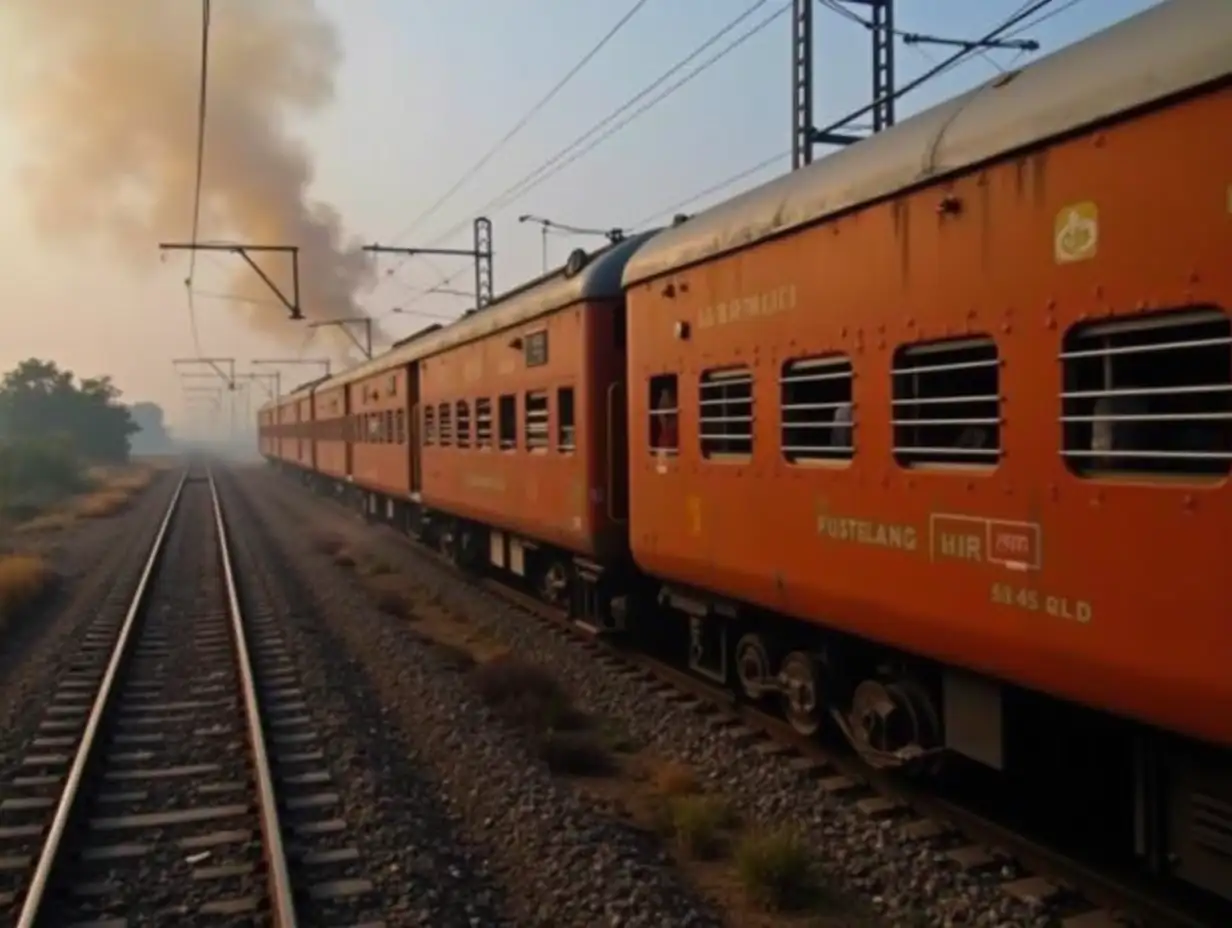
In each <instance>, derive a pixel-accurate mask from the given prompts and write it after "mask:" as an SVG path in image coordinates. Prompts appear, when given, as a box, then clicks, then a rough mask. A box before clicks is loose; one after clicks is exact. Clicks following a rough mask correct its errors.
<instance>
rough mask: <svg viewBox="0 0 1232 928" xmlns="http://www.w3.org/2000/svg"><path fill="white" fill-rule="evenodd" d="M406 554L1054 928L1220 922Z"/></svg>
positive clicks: (490, 587)
mask: <svg viewBox="0 0 1232 928" xmlns="http://www.w3.org/2000/svg"><path fill="white" fill-rule="evenodd" d="M398 537H399V539H401V540H403V541H405V542H406V543H407V544H408V546H409V548H410V550H411V551H413V552H414V553H415V554H416V555H419V556H423V557H426V558H427V559H428V560H430V561H432V562H434V563H435V564H437V565H438V566H441V567H444V568H447V569H448V570H449V571H450V572H451V573H453V574H454V575H455V576H459V577H461V578H462V579H463V580H465V581H466V582H468V583H477V584H478V585H479V586H481V587H482V588H484V589H485V590H486V591H488V592H489V593H492V594H493V595H495V596H497V597H499V598H500V599H501V600H503V601H504V602H506V603H508V604H509V605H511V606H513V607H515V608H516V609H518V610H519V611H521V612H524V613H526V614H529V615H530V616H532V617H534V618H535V619H537V620H539V621H540V622H542V623H543V624H544V626H545V627H547V628H550V629H551V630H552V631H553V632H554V633H555V634H556V635H558V636H560V637H562V638H564V639H567V640H569V641H571V642H573V643H574V644H576V645H578V646H580V647H583V648H585V649H586V650H587V651H589V652H590V653H591V654H592V655H593V657H594V659H596V660H597V661H599V662H601V663H603V664H605V665H606V666H607V667H608V668H609V669H610V670H613V671H616V672H618V673H621V674H624V675H627V676H629V677H633V678H637V679H639V680H640V681H642V682H643V683H645V684H647V685H649V686H650V687H651V688H652V689H654V690H656V691H658V693H659V694H660V695H661V696H662V697H663V698H664V699H666V700H668V701H671V702H674V703H676V704H679V705H682V706H685V707H687V708H689V709H691V710H692V711H694V712H696V714H697V715H698V717H699V720H700V721H701V723H702V724H706V725H709V726H712V727H713V728H714V729H716V730H719V731H722V732H723V733H724V734H725V735H727V736H728V737H729V738H730V739H731V743H732V746H733V749H735V750H752V751H756V752H759V753H761V754H766V755H779V756H781V759H782V760H783V762H784V763H786V764H788V765H790V767H791V768H792V769H793V770H794V771H795V772H796V773H797V774H798V775H799V776H800V777H802V778H808V779H812V780H815V781H817V782H818V785H819V786H821V788H822V789H823V790H824V791H826V792H828V793H831V794H835V795H839V796H842V797H843V798H844V799H846V800H848V801H850V802H851V803H853V804H855V806H856V808H858V809H859V810H860V811H861V812H862V813H863V814H864V815H866V816H868V817H869V818H870V819H874V820H878V821H881V822H882V823H884V824H885V825H886V826H888V827H893V828H896V829H898V830H899V833H900V834H901V835H902V836H903V837H904V838H906V839H908V840H919V841H926V842H928V846H929V848H930V849H931V851H932V852H933V853H935V854H937V855H940V856H942V857H944V858H946V860H947V861H948V863H949V865H950V866H953V867H955V868H958V869H961V870H964V871H967V872H969V873H972V874H975V875H978V876H979V877H980V878H981V880H986V881H990V882H993V883H995V884H997V885H998V886H999V887H1000V889H1001V890H1002V891H1003V892H1005V893H1006V894H1007V895H1009V896H1012V897H1015V898H1017V899H1019V900H1022V901H1026V902H1028V903H1038V904H1039V905H1040V907H1041V910H1043V909H1044V908H1045V907H1046V908H1047V910H1048V911H1049V912H1050V913H1055V918H1052V919H1051V922H1052V924H1054V925H1058V926H1060V928H1114V926H1124V925H1136V926H1152V928H1155V926H1158V928H1208V926H1212V925H1223V924H1226V923H1227V922H1226V919H1224V918H1223V917H1222V915H1221V913H1220V912H1217V911H1211V910H1208V908H1207V907H1205V906H1203V905H1191V904H1190V903H1189V902H1188V901H1185V902H1180V901H1178V900H1177V899H1175V898H1174V897H1173V896H1172V895H1171V894H1170V893H1169V892H1168V891H1166V890H1164V889H1157V888H1156V887H1154V886H1143V885H1141V882H1140V881H1138V880H1137V879H1136V878H1135V877H1134V876H1132V875H1126V874H1123V873H1120V872H1112V871H1111V870H1110V869H1108V868H1104V867H1102V866H1096V865H1092V864H1090V863H1088V862H1086V861H1085V860H1083V859H1080V858H1078V857H1075V856H1072V855H1069V854H1067V853H1065V852H1064V850H1061V849H1058V848H1056V847H1053V846H1049V845H1047V844H1045V843H1041V842H1040V841H1037V840H1035V839H1034V838H1032V837H1030V836H1028V835H1025V834H1022V833H1020V832H1018V831H1016V830H1015V829H1014V828H1012V827H1009V826H1007V825H1006V824H1005V823H1003V822H1001V821H998V820H997V818H996V817H994V816H990V815H988V814H984V813H983V812H980V811H976V810H973V809H972V808H969V807H967V806H965V805H964V804H963V803H962V802H961V801H960V800H956V799H954V798H949V797H946V796H941V795H938V794H937V793H935V792H933V791H931V790H930V789H929V787H928V786H927V785H926V784H922V783H919V782H916V781H908V780H904V778H902V777H898V776H895V775H893V774H892V773H887V772H885V771H881V770H877V769H875V768H873V767H871V766H870V765H868V764H865V763H864V762H863V761H861V760H860V758H859V757H858V756H856V755H854V754H852V753H849V752H846V751H845V750H843V749H842V748H841V747H840V748H834V747H831V746H828V745H826V744H824V743H821V742H819V741H817V740H814V739H809V738H805V737H802V736H801V735H799V734H798V733H796V732H795V731H794V730H793V729H792V728H791V726H790V725H788V724H787V723H786V722H784V721H783V720H782V719H781V718H779V717H778V716H776V715H774V714H773V713H770V712H767V711H763V710H761V709H759V708H757V707H755V706H752V705H749V704H746V703H744V702H742V701H741V700H739V699H738V698H737V697H736V696H735V694H734V693H732V692H731V691H730V690H728V689H725V688H723V687H720V686H716V685H714V684H711V683H708V682H706V681H703V680H701V679H699V678H697V677H695V676H693V675H691V674H688V673H685V672H682V671H681V670H680V669H678V668H676V667H674V666H672V665H670V664H668V663H665V662H663V661H661V660H658V659H657V658H655V657H653V656H651V655H648V654H645V653H643V652H640V651H635V650H631V649H628V648H625V647H622V646H621V645H620V644H619V643H618V642H616V641H614V640H611V639H608V638H604V637H601V636H597V635H596V634H595V633H594V632H593V631H592V630H590V629H588V628H586V627H585V626H581V625H578V624H576V623H574V622H573V621H572V620H570V619H569V618H568V616H566V615H565V614H564V613H563V612H561V611H560V610H557V609H554V608H553V607H551V606H549V605H547V604H545V603H543V602H542V601H540V600H539V599H537V598H536V597H534V596H531V595H528V593H527V592H526V591H524V590H521V589H518V588H516V587H514V586H510V585H508V584H506V583H505V582H503V581H502V580H499V579H495V578H492V577H486V576H482V577H476V576H474V575H472V574H468V573H465V572H462V571H459V570H458V569H457V568H456V566H455V565H454V564H453V563H452V562H451V561H450V560H449V559H448V558H447V557H445V556H444V555H442V554H441V553H440V552H438V551H437V550H435V549H434V548H431V547H429V546H427V545H424V544H422V543H420V542H417V541H416V540H415V539H413V538H408V537H406V536H403V535H401V534H399V535H398Z"/></svg>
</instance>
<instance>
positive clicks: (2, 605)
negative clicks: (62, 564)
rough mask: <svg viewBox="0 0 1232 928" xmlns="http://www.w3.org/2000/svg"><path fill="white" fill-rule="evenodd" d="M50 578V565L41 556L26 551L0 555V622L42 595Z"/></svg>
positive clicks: (49, 582)
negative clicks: (24, 552)
mask: <svg viewBox="0 0 1232 928" xmlns="http://www.w3.org/2000/svg"><path fill="white" fill-rule="evenodd" d="M53 577H54V574H53V573H52V570H51V567H50V566H49V565H48V564H47V562H46V561H44V560H43V559H42V558H41V557H36V556H34V555H30V554H7V555H4V556H0V623H3V622H6V621H8V620H9V619H10V618H12V617H13V616H14V615H16V614H18V613H19V612H21V610H23V609H25V608H26V607H27V606H29V605H30V604H31V603H33V602H34V601H35V600H37V599H38V598H39V597H40V596H42V595H43V593H44V592H45V591H46V590H47V588H48V587H49V586H50V585H51V582H52V579H53Z"/></svg>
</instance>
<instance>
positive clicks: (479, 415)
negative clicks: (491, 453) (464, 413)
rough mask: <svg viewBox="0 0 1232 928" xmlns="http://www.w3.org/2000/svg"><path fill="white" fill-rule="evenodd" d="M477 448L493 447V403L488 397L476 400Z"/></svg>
mask: <svg viewBox="0 0 1232 928" xmlns="http://www.w3.org/2000/svg"><path fill="white" fill-rule="evenodd" d="M475 447H476V448H491V447H492V401H491V400H490V399H488V398H487V397H486V396H485V397H482V398H480V399H477V400H475Z"/></svg>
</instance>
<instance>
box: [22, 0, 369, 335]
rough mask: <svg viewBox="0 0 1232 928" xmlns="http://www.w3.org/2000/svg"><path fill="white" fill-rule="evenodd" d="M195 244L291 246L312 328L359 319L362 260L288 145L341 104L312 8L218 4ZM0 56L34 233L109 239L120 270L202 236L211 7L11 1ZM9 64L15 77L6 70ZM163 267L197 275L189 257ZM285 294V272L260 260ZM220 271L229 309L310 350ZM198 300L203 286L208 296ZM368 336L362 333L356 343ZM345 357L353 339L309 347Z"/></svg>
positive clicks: (365, 277)
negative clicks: (202, 93) (202, 111)
mask: <svg viewBox="0 0 1232 928" xmlns="http://www.w3.org/2000/svg"><path fill="white" fill-rule="evenodd" d="M212 6H213V9H212V15H211V31H210V55H209V89H208V103H207V118H206V136H205V173H204V194H203V200H202V208H201V240H202V241H211V240H213V241H218V240H224V241H233V242H242V243H250V244H258V243H264V244H278V245H292V244H293V245H298V246H299V249H300V261H299V273H300V292H301V304H302V307H303V310H304V314H305V316H306V317H307V318H308V319H309V320H310V321H311V320H321V319H325V318H339V317H343V316H359V315H362V311H361V310H360V308H359V307H358V305H357V303H356V295H357V293H358V292H359V291H360V289H361V288H362V287H363V286H365V285H367V284H368V283H370V282H371V280H370V274H371V264H370V262H369V261H368V260H367V256H366V255H365V254H364V253H363V252H361V251H359V250H358V248H356V247H355V245H354V244H353V243H351V242H348V241H347V240H346V239H345V238H344V234H343V230H342V224H341V221H340V218H339V216H338V214H337V213H336V211H334V210H333V209H332V208H330V207H329V206H327V205H324V204H320V203H314V202H312V201H311V200H310V199H309V197H308V186H309V183H310V181H311V180H312V158H311V156H310V154H309V152H308V151H307V150H306V149H305V148H304V146H303V145H302V144H301V143H299V142H298V141H297V140H296V139H295V138H294V137H293V136H292V135H291V134H290V132H289V131H288V125H287V122H288V120H289V119H290V118H293V117H295V116H296V115H304V114H310V113H313V112H316V111H319V110H320V109H321V108H322V107H324V106H325V105H326V104H327V103H328V102H329V101H330V100H331V98H332V95H333V89H334V88H333V78H334V73H335V71H336V69H337V68H338V65H339V64H340V62H341V49H340V46H339V41H338V37H337V36H336V34H335V32H334V28H333V26H332V24H331V23H330V22H329V21H328V20H327V19H326V18H325V16H324V15H323V14H321V12H320V11H319V10H317V9H316V7H315V4H314V2H313V0H214V2H213V4H212ZM0 34H4V35H5V42H4V44H5V45H6V46H8V45H9V44H10V42H11V46H12V47H11V48H6V49H2V50H0V54H3V57H5V58H6V59H8V60H7V61H6V62H5V69H6V71H11V72H13V77H12V78H10V79H9V81H8V82H7V83H8V86H6V87H4V88H2V89H0V94H3V98H4V102H5V103H7V104H8V105H9V107H10V108H11V111H12V113H13V115H14V116H15V117H16V125H17V127H18V129H19V131H20V132H21V135H22V140H23V143H24V144H25V145H26V154H27V155H28V157H27V158H26V167H25V172H26V173H25V176H23V177H22V178H21V180H22V184H21V186H22V188H23V190H24V193H25V195H26V196H27V197H28V201H29V204H28V205H29V207H30V212H31V220H32V222H33V223H34V226H35V228H36V230H37V231H38V232H39V233H40V234H41V235H43V236H46V237H47V238H48V239H49V240H54V242H55V243H56V244H60V245H62V244H63V243H64V241H65V240H66V239H74V238H77V239H81V238H100V237H101V238H103V239H104V240H105V241H107V242H108V243H110V244H111V245H113V246H115V248H116V250H117V251H118V253H119V254H120V256H122V257H123V258H124V259H125V260H126V261H129V262H132V263H133V264H134V265H136V266H139V267H140V266H146V265H147V264H148V263H149V262H151V261H157V260H159V255H158V251H157V244H158V242H159V241H185V240H187V239H188V238H189V237H190V234H191V220H192V195H193V189H194V180H195V170H196V154H197V95H198V89H199V75H200V70H199V69H200V62H201V51H200V46H201V4H200V3H197V2H191V0H3V2H0ZM10 65H15V66H12V67H11V66H10ZM166 260H167V261H168V262H176V264H177V265H178V266H184V267H187V263H188V254H187V253H186V252H181V253H175V252H172V253H169V254H168V255H167V256H166ZM256 260H257V262H258V263H259V264H260V265H261V266H262V267H263V269H264V270H265V272H266V273H267V274H269V276H270V277H271V279H273V280H274V281H276V282H277V283H278V284H279V286H280V287H281V288H282V289H283V290H284V292H286V293H287V294H290V292H291V289H290V285H291V275H290V260H289V258H286V257H284V256H281V255H269V256H265V257H261V256H257V257H256ZM220 264H221V266H222V267H223V268H225V272H226V273H229V274H231V275H232V276H231V277H230V281H231V286H230V291H231V294H232V295H233V296H234V297H237V298H238V299H237V300H236V301H234V302H231V303H228V304H227V305H226V306H225V307H223V306H219V305H217V304H211V303H205V302H204V301H202V305H203V306H209V307H210V311H211V312H216V311H218V312H221V311H232V312H235V313H237V314H240V315H241V316H242V318H244V319H245V320H246V321H247V323H248V324H250V325H251V326H253V327H254V328H257V329H259V330H261V331H262V332H264V333H268V334H270V335H273V336H275V337H277V338H279V339H281V340H283V341H284V342H285V343H286V344H287V345H289V346H294V347H296V348H298V347H300V346H301V344H302V343H303V341H304V338H305V335H306V332H305V330H304V328H303V327H304V325H305V323H302V322H301V323H292V322H290V321H288V319H287V311H286V310H285V308H284V307H283V306H281V304H279V303H277V300H276V297H274V295H273V294H272V293H271V292H270V290H269V289H268V288H267V287H266V286H265V284H264V283H262V282H261V280H260V279H259V278H258V277H257V275H256V274H255V273H253V271H252V269H251V268H249V267H248V266H247V265H245V264H244V263H243V262H242V260H241V259H240V258H239V257H238V256H232V255H225V254H224V255H220V256H218V258H217V259H216V260H209V259H207V258H205V257H204V256H200V255H199V256H198V259H197V267H198V273H199V275H200V276H201V277H203V278H205V279H207V280H208V278H209V276H211V275H213V274H216V268H217V267H218V266H219V265H220ZM198 286H200V284H198ZM356 334H361V333H358V332H357V333H356ZM316 338H317V339H321V340H322V342H324V341H325V340H326V339H329V341H330V343H331V344H332V345H333V346H335V347H338V348H340V347H341V346H342V345H344V344H346V339H345V336H344V335H343V333H342V332H341V331H338V330H337V329H332V328H327V329H322V330H320V331H319V334H318V335H317V336H316Z"/></svg>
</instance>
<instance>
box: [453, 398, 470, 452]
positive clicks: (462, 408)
mask: <svg viewBox="0 0 1232 928" xmlns="http://www.w3.org/2000/svg"><path fill="white" fill-rule="evenodd" d="M457 413H458V420H457V423H456V426H457V429H458V440H457V445H458V447H459V448H469V447H470V446H471V408H470V406H469V405H468V404H467V402H466V400H458V405H457Z"/></svg>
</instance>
